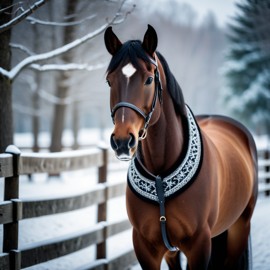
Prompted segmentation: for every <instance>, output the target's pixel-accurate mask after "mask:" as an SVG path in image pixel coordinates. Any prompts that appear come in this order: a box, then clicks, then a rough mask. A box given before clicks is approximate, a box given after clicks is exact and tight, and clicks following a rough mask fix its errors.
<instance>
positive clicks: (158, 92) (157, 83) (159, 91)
mask: <svg viewBox="0 0 270 270" xmlns="http://www.w3.org/2000/svg"><path fill="white" fill-rule="evenodd" d="M149 60H150V62H151V63H152V64H153V65H154V66H155V67H156V69H155V73H154V75H155V78H154V82H155V93H154V98H153V101H152V105H151V109H150V112H149V113H145V112H144V111H143V110H141V109H140V108H138V107H137V106H136V105H134V104H132V103H129V102H125V101H122V102H119V103H117V104H116V105H115V106H114V107H113V108H112V110H111V117H112V121H113V123H114V124H115V121H114V116H115V113H116V111H117V110H118V109H119V108H122V107H126V108H129V109H131V110H133V111H135V112H136V113H138V114H139V115H140V116H142V118H143V119H144V127H143V129H142V130H143V132H142V133H141V134H140V136H139V140H143V139H145V138H146V136H147V129H148V126H149V122H150V120H151V117H152V114H153V112H154V110H155V107H156V103H157V98H159V101H160V104H162V85H161V81H160V75H159V70H158V63H157V61H156V60H155V59H152V58H149Z"/></svg>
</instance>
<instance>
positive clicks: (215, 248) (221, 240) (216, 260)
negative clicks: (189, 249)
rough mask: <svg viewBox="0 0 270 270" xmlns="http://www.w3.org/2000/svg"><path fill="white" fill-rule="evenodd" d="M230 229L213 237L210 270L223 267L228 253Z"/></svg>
mask: <svg viewBox="0 0 270 270" xmlns="http://www.w3.org/2000/svg"><path fill="white" fill-rule="evenodd" d="M227 237H228V231H225V232H223V233H222V234H220V235H218V236H216V237H214V238H212V249H211V250H212V252H211V260H210V263H209V267H208V270H216V269H220V270H221V269H223V267H224V263H225V259H226V257H227V256H226V255H227Z"/></svg>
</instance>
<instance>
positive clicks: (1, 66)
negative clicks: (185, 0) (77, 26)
mask: <svg viewBox="0 0 270 270" xmlns="http://www.w3.org/2000/svg"><path fill="white" fill-rule="evenodd" d="M32 2H33V4H31V5H30V4H29V6H28V7H27V8H25V7H23V6H22V5H23V2H19V3H18V4H16V5H14V4H13V1H12V0H3V1H1V5H0V127H1V132H0V151H1V152H3V151H4V150H5V148H6V147H7V145H9V144H12V143H13V115H12V98H11V97H12V82H13V81H14V80H15V79H16V78H17V76H18V75H19V74H20V73H21V72H22V71H23V70H24V69H25V68H27V67H32V68H34V69H38V70H47V69H50V70H69V69H71V70H74V69H78V68H89V66H88V65H79V66H78V65H76V64H75V63H70V62H69V61H70V59H67V58H66V61H65V63H66V64H63V65H61V66H59V65H52V64H51V65H49V66H46V65H45V66H44V65H40V64H38V63H40V62H41V61H44V60H46V61H47V60H48V59H52V58H55V57H57V56H59V55H62V54H64V53H68V52H70V51H71V50H72V49H74V48H76V47H79V46H80V45H82V44H84V43H86V42H87V41H89V40H91V39H93V38H95V37H96V36H98V35H99V34H101V33H102V32H103V31H104V30H105V29H106V28H107V27H108V26H109V25H112V24H118V23H121V22H123V21H124V20H125V18H126V16H125V14H122V13H121V9H122V7H123V5H124V3H125V0H123V1H122V2H121V4H120V8H119V10H118V11H117V12H116V14H115V15H114V16H113V17H112V19H110V20H107V21H106V22H105V23H104V24H103V25H101V26H98V27H97V28H96V29H95V30H94V31H92V32H90V33H87V34H86V35H84V36H82V37H80V38H77V39H71V38H67V39H66V43H65V44H64V45H63V46H60V47H58V48H56V49H53V50H50V51H48V52H44V53H39V54H33V55H29V56H27V57H26V58H24V59H23V60H22V61H20V62H19V63H17V64H16V65H15V66H14V67H12V68H11V53H10V46H9V44H10V36H11V31H12V27H13V26H14V25H15V24H17V23H19V22H21V21H22V20H24V19H25V18H26V17H27V16H29V15H30V14H32V13H33V12H34V11H35V10H37V9H38V8H39V7H41V6H42V5H43V4H45V3H46V2H47V1H45V0H39V1H32ZM70 2H72V1H70ZM27 3H28V2H27ZM18 5H21V6H18ZM14 10H15V11H14ZM13 12H14V14H15V16H13ZM31 20H33V19H32V18H31ZM23 49H25V51H27V48H23ZM82 66H83V67H82ZM90 69H91V67H90ZM64 99H65V97H64Z"/></svg>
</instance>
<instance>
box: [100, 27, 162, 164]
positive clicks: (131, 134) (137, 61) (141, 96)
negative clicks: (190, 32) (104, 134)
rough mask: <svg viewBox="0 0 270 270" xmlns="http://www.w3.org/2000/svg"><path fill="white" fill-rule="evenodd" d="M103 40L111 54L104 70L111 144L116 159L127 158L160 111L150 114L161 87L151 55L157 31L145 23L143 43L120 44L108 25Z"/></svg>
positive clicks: (153, 50)
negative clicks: (108, 99)
mask: <svg viewBox="0 0 270 270" xmlns="http://www.w3.org/2000/svg"><path fill="white" fill-rule="evenodd" d="M104 39H105V45H106V48H107V50H108V52H109V53H110V54H111V55H112V60H111V62H110V64H109V67H108V70H107V82H108V84H109V86H110V88H111V93H110V106H111V116H112V120H113V122H114V124H115V127H114V131H113V133H112V135H111V146H112V148H113V150H114V151H115V153H116V156H117V157H118V159H120V160H130V159H131V158H132V156H133V155H134V153H135V152H136V150H137V146H138V141H139V140H141V139H144V138H145V137H146V134H147V128H148V126H149V124H153V123H155V122H156V121H157V119H158V116H159V113H158V111H160V110H155V113H154V114H153V112H154V109H155V107H156V103H157V102H156V101H157V99H158V98H159V99H160V100H161V90H162V88H161V83H160V79H159V71H158V67H157V61H156V57H155V50H156V47H157V34H156V31H155V30H154V28H153V27H152V26H150V25H149V26H148V29H147V31H146V33H145V35H144V39H143V42H140V41H138V40H132V41H127V42H126V43H124V44H122V43H121V42H120V40H119V39H118V38H117V36H116V35H115V34H114V33H113V31H112V28H111V27H109V28H107V30H106V32H105V36H104ZM150 120H151V121H150Z"/></svg>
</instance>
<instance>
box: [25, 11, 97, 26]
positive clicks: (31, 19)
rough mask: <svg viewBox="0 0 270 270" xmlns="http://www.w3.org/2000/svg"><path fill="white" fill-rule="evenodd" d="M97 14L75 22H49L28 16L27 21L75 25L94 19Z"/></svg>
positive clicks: (48, 24) (50, 24)
mask: <svg viewBox="0 0 270 270" xmlns="http://www.w3.org/2000/svg"><path fill="white" fill-rule="evenodd" d="M96 16H97V15H96V14H94V15H91V16H88V17H86V18H84V19H82V20H79V21H74V22H49V21H43V20H39V19H36V18H34V17H30V16H29V17H28V18H26V20H27V21H29V22H30V23H31V24H40V25H46V26H64V27H66V26H75V25H80V24H82V23H84V22H86V21H88V20H92V19H93V18H95V17H96Z"/></svg>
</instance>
